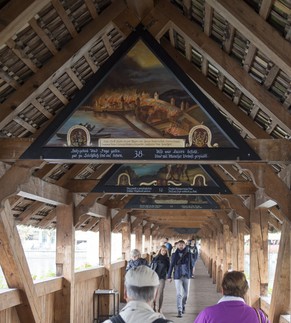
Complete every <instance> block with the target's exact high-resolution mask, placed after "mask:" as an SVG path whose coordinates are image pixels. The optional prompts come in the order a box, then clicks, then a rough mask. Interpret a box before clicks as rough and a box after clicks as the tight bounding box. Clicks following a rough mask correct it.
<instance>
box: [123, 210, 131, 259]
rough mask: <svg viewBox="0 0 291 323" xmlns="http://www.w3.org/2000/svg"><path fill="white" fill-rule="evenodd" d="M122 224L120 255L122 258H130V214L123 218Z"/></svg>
mask: <svg viewBox="0 0 291 323" xmlns="http://www.w3.org/2000/svg"><path fill="white" fill-rule="evenodd" d="M121 226H122V255H123V258H124V259H130V251H131V221H130V216H129V215H127V217H126V218H125V219H124V221H123V222H122V224H121Z"/></svg>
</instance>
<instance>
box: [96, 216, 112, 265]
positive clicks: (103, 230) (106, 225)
mask: <svg viewBox="0 0 291 323" xmlns="http://www.w3.org/2000/svg"><path fill="white" fill-rule="evenodd" d="M99 259H100V260H99V265H100V266H105V268H109V267H110V263H111V216H109V214H108V216H107V217H106V218H102V219H100V221H99Z"/></svg>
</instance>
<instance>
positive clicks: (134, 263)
mask: <svg viewBox="0 0 291 323" xmlns="http://www.w3.org/2000/svg"><path fill="white" fill-rule="evenodd" d="M130 257H131V259H130V260H129V262H128V264H127V266H126V268H125V271H128V270H129V269H132V268H136V267H138V266H141V265H145V266H148V262H147V260H146V259H144V258H142V257H141V253H140V251H139V250H138V249H133V250H131V252H130Z"/></svg>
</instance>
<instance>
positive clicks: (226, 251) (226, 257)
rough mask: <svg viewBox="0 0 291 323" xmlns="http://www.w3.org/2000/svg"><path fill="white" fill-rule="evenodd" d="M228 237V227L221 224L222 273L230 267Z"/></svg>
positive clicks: (229, 242) (229, 243)
mask: <svg viewBox="0 0 291 323" xmlns="http://www.w3.org/2000/svg"><path fill="white" fill-rule="evenodd" d="M230 235H231V233H230V229H229V226H228V225H227V224H223V241H224V243H223V246H224V247H223V273H225V272H226V271H228V269H231V267H232V262H231V261H232V260H231V241H230V238H231V237H230Z"/></svg>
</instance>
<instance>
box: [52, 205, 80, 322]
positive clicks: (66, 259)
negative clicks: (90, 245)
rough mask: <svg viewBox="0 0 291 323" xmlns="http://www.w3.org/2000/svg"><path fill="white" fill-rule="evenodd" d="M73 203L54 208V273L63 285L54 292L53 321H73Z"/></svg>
mask: <svg viewBox="0 0 291 323" xmlns="http://www.w3.org/2000/svg"><path fill="white" fill-rule="evenodd" d="M73 213H74V212H73V204H69V205H60V206H58V207H57V208H56V214H57V230H56V274H57V276H63V278H64V280H63V286H62V290H61V291H60V292H57V293H56V304H58V306H57V307H56V308H55V311H54V316H55V322H64V321H65V322H72V323H74V322H75V318H74V317H75V315H74V308H75V306H74V298H75V297H74V295H75V293H74V290H75V282H74V280H75V275H74V270H75V230H74V216H73Z"/></svg>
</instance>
